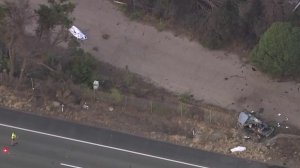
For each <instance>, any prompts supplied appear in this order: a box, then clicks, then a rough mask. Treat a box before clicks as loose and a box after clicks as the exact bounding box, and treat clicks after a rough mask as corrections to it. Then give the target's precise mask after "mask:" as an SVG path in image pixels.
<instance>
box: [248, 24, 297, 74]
mask: <svg viewBox="0 0 300 168" xmlns="http://www.w3.org/2000/svg"><path fill="white" fill-rule="evenodd" d="M299 46H300V28H299V27H293V25H292V24H290V23H286V22H275V23H273V24H272V26H271V27H270V28H269V29H268V30H267V31H266V32H265V33H264V34H263V36H262V37H261V39H260V41H259V43H258V45H257V46H256V47H255V48H254V49H253V50H252V53H251V61H252V63H253V64H254V65H256V66H257V67H259V68H260V69H261V70H263V71H265V72H267V73H269V74H271V75H275V76H289V75H292V76H294V75H297V73H299V72H300V66H299V65H300V47H299Z"/></svg>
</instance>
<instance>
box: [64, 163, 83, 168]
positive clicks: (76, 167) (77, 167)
mask: <svg viewBox="0 0 300 168" xmlns="http://www.w3.org/2000/svg"><path fill="white" fill-rule="evenodd" d="M60 165H62V166H66V167H73V168H82V167H79V166H73V165H69V164H65V163H60Z"/></svg>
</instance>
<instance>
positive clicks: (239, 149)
mask: <svg viewBox="0 0 300 168" xmlns="http://www.w3.org/2000/svg"><path fill="white" fill-rule="evenodd" d="M245 150H246V147H244V146H237V147H235V148H232V149H230V151H231V152H243V151H245Z"/></svg>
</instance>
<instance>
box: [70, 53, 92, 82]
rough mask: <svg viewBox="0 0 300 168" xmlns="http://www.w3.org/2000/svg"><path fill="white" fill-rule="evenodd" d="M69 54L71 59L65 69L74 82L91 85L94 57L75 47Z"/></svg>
mask: <svg viewBox="0 0 300 168" xmlns="http://www.w3.org/2000/svg"><path fill="white" fill-rule="evenodd" d="M71 55H72V60H71V61H70V62H69V65H68V66H67V67H66V69H65V71H67V72H68V73H69V74H70V75H71V77H72V79H73V81H74V82H75V83H80V84H86V85H91V84H92V82H93V79H92V78H93V69H94V67H95V64H94V63H95V59H94V57H92V56H91V55H90V54H89V53H86V52H84V51H83V50H82V49H75V50H74V51H73V53H72V54H71Z"/></svg>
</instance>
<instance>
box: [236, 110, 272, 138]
mask: <svg viewBox="0 0 300 168" xmlns="http://www.w3.org/2000/svg"><path fill="white" fill-rule="evenodd" d="M254 115H255V113H254V111H251V112H241V113H240V115H239V118H238V123H239V125H240V126H241V127H243V128H245V129H247V130H249V131H253V132H255V133H257V134H258V135H262V136H264V137H268V136H270V135H271V134H272V133H273V132H274V128H273V127H270V126H268V125H267V124H266V123H265V122H263V121H261V120H260V119H258V118H257V117H256V116H254Z"/></svg>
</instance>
